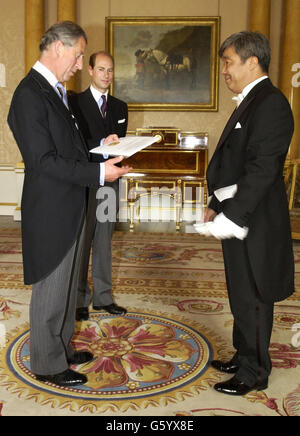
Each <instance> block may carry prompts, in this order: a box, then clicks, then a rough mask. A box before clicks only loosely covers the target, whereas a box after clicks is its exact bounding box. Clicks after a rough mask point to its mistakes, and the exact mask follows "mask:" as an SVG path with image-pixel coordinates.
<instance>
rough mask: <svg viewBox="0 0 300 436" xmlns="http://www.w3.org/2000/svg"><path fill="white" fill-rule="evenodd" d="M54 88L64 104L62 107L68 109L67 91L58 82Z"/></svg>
mask: <svg viewBox="0 0 300 436" xmlns="http://www.w3.org/2000/svg"><path fill="white" fill-rule="evenodd" d="M55 87H56V89H57V90H58V92H59V95H60V97H61V99H62V101H63V102H64V105H65V106H66V107H67V108H68V109H69V105H68V97H67V91H66V89H65V87H64V86H63V85H62V84H61V83H60V82H57V84H56V85H55Z"/></svg>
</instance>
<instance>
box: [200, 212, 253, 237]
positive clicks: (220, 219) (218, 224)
mask: <svg viewBox="0 0 300 436" xmlns="http://www.w3.org/2000/svg"><path fill="white" fill-rule="evenodd" d="M194 227H195V229H196V230H197V232H198V233H200V234H201V235H205V236H214V237H215V238H217V239H230V238H237V239H241V240H243V239H245V238H246V236H247V235H248V231H249V229H248V227H241V226H238V225H237V224H235V223H234V222H232V221H231V220H229V219H228V218H226V216H225V215H224V214H223V212H222V213H220V214H219V215H217V216H216V217H215V219H214V220H213V221H209V222H207V223H202V224H194Z"/></svg>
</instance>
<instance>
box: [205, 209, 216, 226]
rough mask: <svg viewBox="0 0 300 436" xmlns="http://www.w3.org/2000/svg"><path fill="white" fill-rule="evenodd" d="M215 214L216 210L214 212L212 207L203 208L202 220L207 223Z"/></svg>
mask: <svg viewBox="0 0 300 436" xmlns="http://www.w3.org/2000/svg"><path fill="white" fill-rule="evenodd" d="M216 216H217V212H215V211H214V210H213V209H210V208H209V207H208V208H207V209H206V210H205V213H204V220H203V221H204V222H205V223H208V222H209V221H213V220H214V219H215V217H216Z"/></svg>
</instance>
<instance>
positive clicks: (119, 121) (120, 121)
mask: <svg viewBox="0 0 300 436" xmlns="http://www.w3.org/2000/svg"><path fill="white" fill-rule="evenodd" d="M125 121H126V119H125V118H124V119H123V120H118V124H121V123H125Z"/></svg>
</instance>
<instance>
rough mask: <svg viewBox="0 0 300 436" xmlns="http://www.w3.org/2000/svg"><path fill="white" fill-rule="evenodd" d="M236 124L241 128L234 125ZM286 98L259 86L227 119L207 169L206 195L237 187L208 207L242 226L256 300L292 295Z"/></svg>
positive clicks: (263, 83)
mask: <svg viewBox="0 0 300 436" xmlns="http://www.w3.org/2000/svg"><path fill="white" fill-rule="evenodd" d="M237 123H239V125H238V124H237ZM293 126H294V123H293V115H292V112H291V108H290V105H289V103H288V101H287V99H286V98H285V96H284V95H283V94H282V93H281V92H280V91H279V90H278V89H277V88H275V87H274V86H273V85H272V83H271V81H270V80H269V79H265V80H263V81H261V82H259V83H258V84H257V85H256V86H255V87H254V88H253V89H252V90H251V91H250V93H249V94H248V95H247V97H246V98H245V99H244V100H243V101H242V103H241V104H240V106H239V107H238V108H237V109H236V110H235V111H234V113H233V114H232V116H231V117H230V119H229V121H228V123H227V125H226V127H225V129H224V131H223V133H222V135H221V138H220V141H219V143H218V145H217V147H216V150H215V153H214V155H213V157H212V159H211V161H210V163H209V166H208V169H207V182H208V189H209V195H212V194H213V192H214V191H215V190H216V189H218V188H221V187H224V186H229V185H233V184H237V186H238V190H237V193H236V195H235V196H234V197H233V198H231V199H227V200H225V201H223V202H222V203H219V202H218V200H217V199H216V197H215V196H213V198H212V201H211V204H210V206H209V207H211V208H212V209H214V210H216V211H217V212H221V211H223V212H224V214H225V216H226V217H227V218H229V219H230V220H232V221H233V222H234V223H236V224H238V225H240V226H247V227H249V233H248V236H247V238H246V239H245V245H246V247H247V251H248V255H249V261H250V265H251V268H252V272H253V275H254V279H255V281H256V285H257V287H258V290H259V292H260V294H261V295H262V296H263V298H264V299H265V300H266V301H279V300H282V299H284V298H286V297H288V296H289V295H291V293H292V292H293V291H294V259H293V250H292V240H291V231H290V220H289V211H288V203H287V196H286V190H285V185H284V179H283V166H284V162H285V158H286V154H287V152H288V148H289V144H290V141H291V138H292V134H293Z"/></svg>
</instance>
